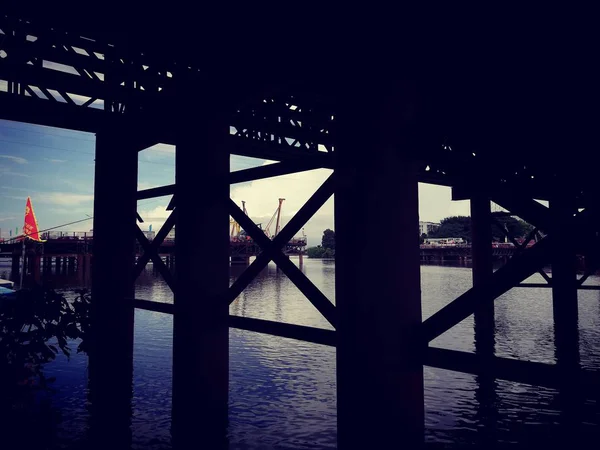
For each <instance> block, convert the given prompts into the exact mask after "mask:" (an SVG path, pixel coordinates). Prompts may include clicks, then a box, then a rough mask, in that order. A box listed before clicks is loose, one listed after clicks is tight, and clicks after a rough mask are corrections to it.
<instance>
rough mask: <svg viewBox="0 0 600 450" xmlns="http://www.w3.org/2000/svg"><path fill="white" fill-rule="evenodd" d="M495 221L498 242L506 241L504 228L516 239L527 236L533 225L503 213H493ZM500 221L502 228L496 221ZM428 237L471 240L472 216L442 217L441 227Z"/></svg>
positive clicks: (494, 235) (493, 224)
mask: <svg viewBox="0 0 600 450" xmlns="http://www.w3.org/2000/svg"><path fill="white" fill-rule="evenodd" d="M492 216H494V219H495V221H492V239H493V240H494V241H498V242H504V237H505V233H504V232H503V231H502V228H505V229H508V232H509V233H510V234H511V236H513V237H514V238H515V239H520V238H523V237H525V236H526V235H527V234H528V233H529V232H530V231H531V230H532V229H533V227H532V226H531V225H529V224H528V223H527V222H524V221H522V220H519V219H517V218H515V217H512V216H506V215H503V214H502V213H492ZM496 222H498V223H499V224H500V226H501V227H502V228H500V227H499V226H498V224H497V223H496ZM427 237H428V238H463V239H464V240H465V241H467V242H471V218H470V217H467V216H452V217H446V218H445V219H442V220H441V222H440V227H439V228H438V229H436V230H434V231H431V232H430V233H429V235H428V236H427Z"/></svg>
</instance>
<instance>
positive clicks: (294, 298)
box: [48, 260, 600, 450]
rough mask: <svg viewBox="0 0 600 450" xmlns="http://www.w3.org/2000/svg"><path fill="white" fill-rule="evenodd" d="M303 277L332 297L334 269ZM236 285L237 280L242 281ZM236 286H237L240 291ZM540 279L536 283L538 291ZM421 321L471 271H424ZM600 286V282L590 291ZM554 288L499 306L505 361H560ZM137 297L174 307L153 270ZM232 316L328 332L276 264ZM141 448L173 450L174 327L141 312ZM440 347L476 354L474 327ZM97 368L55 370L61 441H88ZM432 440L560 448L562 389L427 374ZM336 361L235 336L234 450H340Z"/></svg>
mask: <svg viewBox="0 0 600 450" xmlns="http://www.w3.org/2000/svg"><path fill="white" fill-rule="evenodd" d="M303 271H304V272H305V273H306V275H307V276H308V277H309V278H310V279H311V280H312V281H313V283H314V284H315V285H316V286H317V287H319V288H321V289H322V290H323V292H324V294H325V295H326V296H328V297H329V298H333V296H334V285H333V275H334V273H335V265H334V264H333V263H331V262H324V261H315V260H308V261H307V262H306V263H305V265H304V267H303ZM234 275H235V274H234ZM233 278H234V277H232V281H233ZM538 278H539V275H537V276H534V277H532V278H531V279H530V280H528V282H539V280H538ZM421 280H422V298H423V302H422V303H423V316H424V318H426V317H429V316H431V315H432V314H434V313H435V312H436V311H438V310H440V309H441V308H442V307H444V306H445V305H446V304H448V303H449V302H450V301H452V299H454V298H456V297H457V296H459V295H460V294H462V293H463V292H465V291H466V290H467V289H468V288H469V287H470V286H471V271H470V270H469V269H466V268H454V267H439V266H423V267H422V268H421ZM586 283H590V284H600V278H598V277H594V276H592V277H590V279H589V280H588V281H587V282H586ZM549 291H550V290H549V289H513V290H511V291H509V292H508V293H507V294H505V295H503V296H502V297H501V298H499V299H498V300H497V301H496V306H495V313H496V348H497V354H498V355H499V356H504V357H511V358H519V359H528V360H535V361H540V362H548V363H553V362H554V361H555V356H554V347H553V325H552V316H551V314H552V305H551V301H550V297H549ZM136 296H139V298H145V299H152V300H154V301H163V302H167V303H170V302H172V301H173V297H172V294H171V293H170V292H169V289H168V287H167V286H166V284H165V283H164V281H162V279H161V278H160V277H159V276H155V275H153V274H152V271H151V270H149V271H148V270H147V271H146V272H144V275H143V277H142V281H141V282H140V284H138V286H137V291H136ZM579 311H580V341H581V364H582V366H584V367H586V368H594V369H599V368H600V332H599V331H598V330H600V293H599V292H597V291H582V292H580V295H579ZM231 313H232V314H236V315H240V316H246V317H258V318H263V319H269V320H278V321H283V322H288V323H298V324H302V325H310V326H315V327H322V328H330V325H329V324H328V323H327V322H326V321H325V320H324V319H323V318H322V317H321V316H320V315H319V314H318V312H317V311H316V310H315V308H313V307H312V305H310V303H309V302H308V301H307V300H306V299H304V298H303V297H302V296H301V294H300V293H299V292H298V290H297V289H296V288H295V286H293V285H292V284H291V283H290V281H289V279H287V277H286V276H285V275H283V274H281V273H280V272H277V270H276V269H275V268H274V266H273V265H270V266H269V267H268V268H267V269H266V270H265V271H263V272H262V273H261V274H260V276H259V277H258V278H257V279H256V280H255V282H253V283H252V285H251V286H249V288H248V290H247V291H245V292H244V293H243V294H242V295H241V296H240V298H238V300H236V301H235V302H234V303H233V304H232V305H231ZM135 319H136V327H135V343H134V393H133V418H132V425H131V428H132V439H133V443H134V448H144V449H151V450H155V449H162V448H169V445H170V444H169V442H170V410H171V377H172V371H171V364H172V338H173V333H172V322H173V321H172V317H170V316H168V315H165V314H160V313H155V312H150V311H136V315H135ZM432 345H434V346H439V347H444V348H450V349H455V350H461V351H467V352H472V351H474V333H473V318H472V317H469V318H467V319H465V320H464V321H463V322H461V323H460V324H459V325H458V326H456V327H454V328H453V329H451V330H450V331H448V332H447V333H444V334H443V335H442V336H440V337H438V338H437V339H436V340H435V341H434V342H433V343H432ZM86 368H87V359H86V358H85V357H82V356H81V355H75V356H73V357H72V358H71V361H69V362H67V361H66V358H62V357H61V358H58V360H57V361H56V363H55V364H51V365H49V367H48V372H49V375H55V376H57V381H56V384H55V387H56V390H57V393H56V395H54V396H53V397H52V399H53V403H54V405H55V406H57V407H58V408H59V409H60V411H61V413H62V423H61V424H60V429H59V433H60V436H61V439H64V440H65V442H66V441H68V440H71V442H72V441H76V440H78V439H82V438H83V437H84V436H85V433H86V426H87V414H88V413H87V409H86V401H87V372H86ZM424 376H425V425H426V429H425V432H426V441H427V442H436V443H442V444H443V443H446V444H453V445H460V444H465V445H469V444H485V445H488V444H490V442H493V441H495V440H498V441H500V442H502V443H511V442H521V443H523V442H533V441H534V438H535V439H538V440H539V441H544V440H545V441H546V442H548V441H551V440H552V439H553V438H554V437H555V436H556V433H557V430H558V429H559V424H560V423H561V416H560V414H559V412H558V410H559V408H558V405H559V397H558V394H557V392H556V391H554V390H551V389H545V388H540V387H533V386H529V385H525V384H519V383H512V382H507V381H500V380H495V381H492V382H491V383H490V382H489V380H488V381H485V382H484V381H482V380H479V379H478V378H477V377H476V376H473V375H468V374H460V373H456V372H451V371H447V370H442V369H434V368H428V367H426V368H425V369H424ZM335 389H336V382H335V351H334V349H332V348H329V347H325V346H321V345H315V344H308V343H304V342H298V341H294V340H290V339H284V338H278V337H274V336H267V335H263V334H259V333H251V332H247V331H242V330H233V329H232V330H230V397H229V398H230V412H229V417H230V427H229V438H230V442H231V448H236V449H263V448H266V449H268V448H289V449H316V448H335V446H336V395H335V392H336V391H335ZM598 411H599V408H598V405H597V403H596V402H595V401H591V400H588V401H586V402H585V404H584V405H583V406H582V407H581V415H582V421H583V424H584V425H582V428H581V430H582V431H581V432H582V433H585V434H586V435H590V436H595V437H596V440H597V437H598V422H599V417H598Z"/></svg>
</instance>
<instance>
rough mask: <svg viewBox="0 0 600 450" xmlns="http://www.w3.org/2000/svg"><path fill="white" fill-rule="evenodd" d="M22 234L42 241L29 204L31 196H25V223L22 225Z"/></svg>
mask: <svg viewBox="0 0 600 450" xmlns="http://www.w3.org/2000/svg"><path fill="white" fill-rule="evenodd" d="M23 236H25V237H28V238H29V239H33V240H34V241H40V242H41V241H42V240H41V239H40V233H39V229H38V225H37V220H36V219H35V213H34V212H33V206H32V205H31V198H29V197H27V204H26V205H25V225H23Z"/></svg>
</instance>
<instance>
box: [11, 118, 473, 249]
mask: <svg viewBox="0 0 600 450" xmlns="http://www.w3.org/2000/svg"><path fill="white" fill-rule="evenodd" d="M94 141H95V136H94V135H93V134H89V133H81V132H77V131H69V130H63V129H57V128H49V127H42V126H37V125H29V124H23V123H18V122H10V121H2V120H0V229H1V233H2V237H4V238H6V237H8V235H9V230H13V235H14V233H15V228H16V227H19V230H20V229H21V227H22V226H23V216H24V210H25V201H26V198H27V196H31V199H32V202H33V207H34V209H35V213H36V216H37V220H38V224H39V227H40V229H46V228H50V227H55V226H58V225H62V224H66V223H69V222H73V221H77V220H81V219H85V218H86V217H87V216H88V215H89V216H92V215H93V193H94V192H93V190H94V189H93V187H94V148H95V147H94ZM268 163H269V162H268V161H264V160H259V159H254V158H243V157H232V158H231V170H232V171H233V170H240V169H243V168H248V167H253V166H259V165H263V164H268ZM138 173H139V176H138V189H147V188H150V187H156V186H162V185H165V184H171V183H173V182H174V179H175V149H174V147H173V146H169V145H163V144H159V145H156V146H154V147H151V148H149V149H146V150H144V151H142V152H140V153H139V168H138ZM329 173H331V172H330V171H329V170H325V169H320V170H315V171H311V172H305V173H299V174H293V175H286V176H282V177H277V178H274V179H269V180H258V181H255V182H252V183H244V184H240V185H234V186H233V187H232V189H231V197H232V199H233V200H234V201H236V202H237V203H238V204H240V202H241V200H245V201H246V202H247V204H246V206H247V209H248V211H249V215H250V216H251V218H252V219H254V220H255V222H257V223H263V225H265V224H266V223H267V222H268V221H269V219H270V218H271V216H272V214H273V212H274V211H275V209H276V207H277V201H278V200H277V199H278V198H279V197H282V198H285V199H286V200H285V202H284V207H283V214H282V215H283V222H284V224H285V223H286V222H287V220H289V218H290V217H292V216H293V214H295V212H296V211H297V210H298V209H299V208H300V207H301V206H302V204H303V203H304V202H305V201H306V200H307V199H308V198H309V197H310V195H311V194H312V193H313V192H314V191H315V190H316V189H317V188H318V187H319V185H320V184H321V183H322V182H323V181H324V180H325V179H326V178H327V176H328V175H329ZM419 195H420V212H419V214H420V218H421V220H428V221H438V220H440V219H441V218H443V217H446V216H448V215H453V214H468V212H469V211H468V202H451V201H450V189H448V188H444V187H439V186H432V185H424V184H420V186H419ZM169 200H170V197H161V198H157V199H147V200H141V201H139V202H138V212H139V213H140V215H141V216H142V217H143V218H144V220H145V223H144V224H142V229H144V230H146V229H148V225H150V224H152V227H153V229H154V230H158V228H159V227H160V225H162V223H163V222H164V220H165V219H166V217H167V215H168V212H167V211H166V210H165V208H166V206H167V204H168V202H169ZM333 201H334V200H333V199H331V200H330V201H329V202H327V203H326V204H325V205H324V206H323V208H321V210H320V211H319V212H318V213H317V214H316V215H315V217H313V219H312V220H311V221H310V222H309V223H308V224H307V225H306V227H305V232H306V235H307V236H308V238H309V243H311V244H316V243H319V241H320V238H321V234H322V231H323V230H324V229H325V228H334V223H333ZM384 219H385V218H384V217H382V218H381V220H384ZM374 220H375V221H376V218H374ZM117 226H118V218H116V217H115V227H117ZM91 228H92V221H91V220H90V221H88V222H82V223H79V224H75V225H71V226H65V227H62V228H61V229H62V230H65V231H89V230H90V229H91Z"/></svg>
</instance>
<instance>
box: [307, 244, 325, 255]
mask: <svg viewBox="0 0 600 450" xmlns="http://www.w3.org/2000/svg"><path fill="white" fill-rule="evenodd" d="M324 253H325V249H324V248H323V247H321V246H320V245H318V246H316V247H309V248H308V249H307V250H306V254H307V255H308V257H309V258H322V257H323V254H324Z"/></svg>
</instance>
